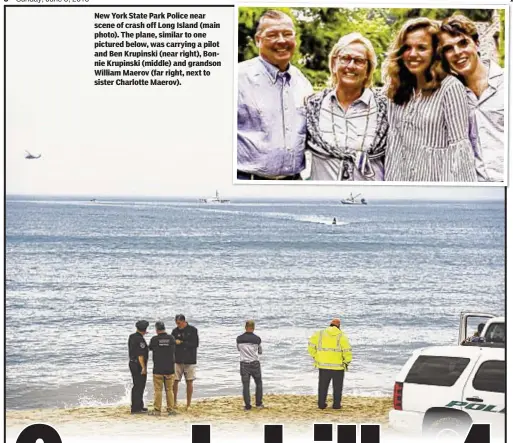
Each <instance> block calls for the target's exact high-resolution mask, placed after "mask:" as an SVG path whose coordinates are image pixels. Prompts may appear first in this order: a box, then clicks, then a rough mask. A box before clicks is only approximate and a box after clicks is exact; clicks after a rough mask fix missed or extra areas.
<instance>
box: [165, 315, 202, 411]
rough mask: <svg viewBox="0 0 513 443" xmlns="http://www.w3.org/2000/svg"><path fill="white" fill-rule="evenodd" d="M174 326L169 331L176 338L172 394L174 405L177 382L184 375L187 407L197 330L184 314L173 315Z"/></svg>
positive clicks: (197, 338) (195, 354)
mask: <svg viewBox="0 0 513 443" xmlns="http://www.w3.org/2000/svg"><path fill="white" fill-rule="evenodd" d="M175 323H176V328H175V329H173V332H172V333H171V334H172V335H173V337H174V338H175V340H176V350H175V381H174V384H173V396H174V401H175V407H176V399H177V396H178V383H179V382H180V381H181V380H182V376H183V375H185V383H186V384H187V409H189V408H190V406H191V400H192V392H193V384H192V383H193V381H194V380H195V378H196V356H197V349H198V346H199V337H198V330H197V329H196V328H195V327H194V326H192V325H190V324H189V323H187V322H186V321H185V315H183V314H178V315H177V316H176V317H175Z"/></svg>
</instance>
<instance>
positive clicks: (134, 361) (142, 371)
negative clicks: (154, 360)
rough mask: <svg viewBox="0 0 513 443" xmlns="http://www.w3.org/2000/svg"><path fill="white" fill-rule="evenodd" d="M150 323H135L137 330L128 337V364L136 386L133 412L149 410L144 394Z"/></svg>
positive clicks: (133, 393) (143, 321)
mask: <svg viewBox="0 0 513 443" xmlns="http://www.w3.org/2000/svg"><path fill="white" fill-rule="evenodd" d="M148 326H149V323H148V322H147V321H146V320H140V321H138V322H137V323H136V324H135V327H136V328H137V331H136V332H134V333H133V334H131V335H130V337H128V357H129V359H130V362H129V363H128V366H129V368H130V372H131V373H132V380H133V382H134V386H133V388H132V407H131V412H132V414H143V413H145V412H148V409H147V408H145V407H144V402H143V394H144V388H145V387H146V370H147V363H148V345H147V344H146V340H145V339H144V334H146V329H148Z"/></svg>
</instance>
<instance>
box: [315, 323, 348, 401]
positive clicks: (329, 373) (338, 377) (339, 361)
mask: <svg viewBox="0 0 513 443" xmlns="http://www.w3.org/2000/svg"><path fill="white" fill-rule="evenodd" d="M308 352H309V354H310V355H311V356H312V358H313V359H314V366H315V367H316V368H318V369H319V383H318V396H317V404H318V406H319V409H326V408H327V406H328V405H327V404H326V397H327V395H328V388H329V386H330V382H331V381H332V380H333V409H340V408H341V407H342V406H341V403H342V387H343V384H344V373H345V371H347V368H348V366H349V363H351V360H352V359H353V354H352V352H351V345H350V343H349V340H348V338H347V337H346V335H345V334H344V332H343V331H342V330H341V329H340V319H338V318H334V319H333V320H331V322H330V325H329V326H328V327H327V328H326V329H324V330H320V331H317V332H316V333H315V334H313V335H312V336H311V337H310V341H309V343H308Z"/></svg>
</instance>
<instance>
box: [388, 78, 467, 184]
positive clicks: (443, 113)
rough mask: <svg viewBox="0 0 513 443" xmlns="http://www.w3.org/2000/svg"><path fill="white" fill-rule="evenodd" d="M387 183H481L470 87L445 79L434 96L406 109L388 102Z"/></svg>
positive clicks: (412, 101) (414, 101)
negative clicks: (467, 89) (472, 134)
mask: <svg viewBox="0 0 513 443" xmlns="http://www.w3.org/2000/svg"><path fill="white" fill-rule="evenodd" d="M388 123H389V125H390V126H389V133H388V143H387V149H386V155H385V180H387V181H426V182H427V181H436V182H470V181H476V180H477V175H476V168H475V162H474V155H473V150H472V146H471V143H470V139H469V106H468V99H467V96H466V92H465V87H464V86H463V85H462V84H461V82H460V81H459V80H457V79H456V78H454V77H452V76H448V77H446V78H445V79H444V80H443V81H442V83H441V85H440V88H438V89H437V90H436V91H435V92H434V93H432V94H431V95H429V96H426V95H416V96H415V97H412V98H411V99H410V101H409V102H408V103H406V104H403V105H397V104H395V103H394V102H393V101H391V100H389V107H388Z"/></svg>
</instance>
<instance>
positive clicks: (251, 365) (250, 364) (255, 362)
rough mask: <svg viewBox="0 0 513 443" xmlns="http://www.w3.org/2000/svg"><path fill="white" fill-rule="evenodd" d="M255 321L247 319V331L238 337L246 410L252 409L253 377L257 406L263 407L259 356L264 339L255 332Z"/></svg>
mask: <svg viewBox="0 0 513 443" xmlns="http://www.w3.org/2000/svg"><path fill="white" fill-rule="evenodd" d="M254 330H255V322H254V321H253V320H247V321H246V332H245V333H244V334H241V335H239V336H238V337H237V349H238V351H239V353H240V376H241V380H242V397H243V398H244V408H245V409H246V411H249V410H250V409H251V396H250V393H249V382H250V380H251V377H253V380H255V385H256V392H255V400H256V407H257V408H263V407H264V405H263V403H262V395H263V389H262V372H261V369H260V361H259V358H258V356H259V355H260V354H262V340H261V339H260V337H259V336H258V335H256V334H255V333H254Z"/></svg>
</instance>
